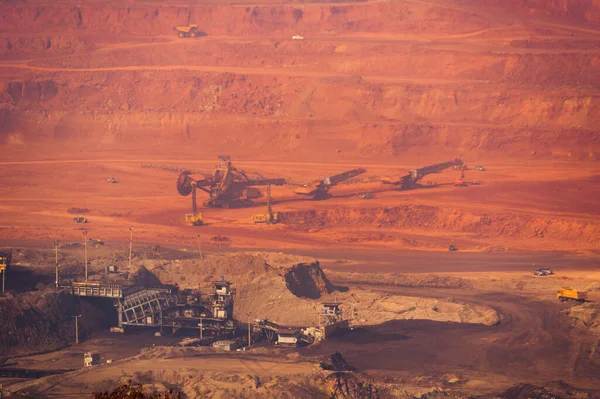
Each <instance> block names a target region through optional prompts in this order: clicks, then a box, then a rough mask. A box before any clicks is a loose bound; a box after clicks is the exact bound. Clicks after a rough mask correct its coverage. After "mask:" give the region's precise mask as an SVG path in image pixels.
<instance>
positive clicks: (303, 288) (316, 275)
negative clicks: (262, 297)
mask: <svg viewBox="0 0 600 399" xmlns="http://www.w3.org/2000/svg"><path fill="white" fill-rule="evenodd" d="M285 281H286V283H287V286H288V288H289V290H290V291H291V292H292V294H294V295H296V296H298V297H300V298H310V299H318V298H320V297H321V295H322V294H329V293H331V292H333V286H332V285H331V283H330V282H329V280H327V277H326V276H325V273H323V270H321V268H320V267H319V262H318V261H317V262H314V263H311V264H306V263H300V264H298V265H294V266H292V268H291V269H290V270H289V271H288V272H287V273H286V274H285Z"/></svg>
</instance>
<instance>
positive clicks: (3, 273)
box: [2, 269, 6, 292]
mask: <svg viewBox="0 0 600 399" xmlns="http://www.w3.org/2000/svg"><path fill="white" fill-rule="evenodd" d="M5 274H6V269H3V270H2V292H4V275H5Z"/></svg>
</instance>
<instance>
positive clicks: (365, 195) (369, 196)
mask: <svg viewBox="0 0 600 399" xmlns="http://www.w3.org/2000/svg"><path fill="white" fill-rule="evenodd" d="M361 198H362V199H373V198H375V194H373V193H364V194H363V195H362V196H361Z"/></svg>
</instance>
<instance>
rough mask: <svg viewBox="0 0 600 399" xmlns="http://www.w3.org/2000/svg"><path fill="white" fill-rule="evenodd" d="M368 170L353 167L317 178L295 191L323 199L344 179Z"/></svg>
mask: <svg viewBox="0 0 600 399" xmlns="http://www.w3.org/2000/svg"><path fill="white" fill-rule="evenodd" d="M365 172H366V169H363V168H358V169H352V170H349V171H347V172H343V173H340V174H337V175H334V176H330V177H326V178H324V179H323V180H315V181H313V182H312V183H308V184H304V185H302V186H301V187H298V188H297V189H295V190H294V193H296V194H298V195H305V196H307V197H312V198H313V199H316V200H322V199H326V198H328V197H329V190H331V189H332V188H333V187H334V186H336V185H337V184H338V183H341V182H343V181H344V180H348V179H351V178H353V177H355V176H358V175H360V174H363V173H365Z"/></svg>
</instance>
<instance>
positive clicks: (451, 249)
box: [448, 244, 458, 252]
mask: <svg viewBox="0 0 600 399" xmlns="http://www.w3.org/2000/svg"><path fill="white" fill-rule="evenodd" d="M448 251H450V252H454V251H458V248H456V246H455V245H454V244H450V246H449V247H448Z"/></svg>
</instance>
